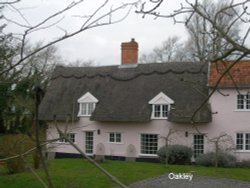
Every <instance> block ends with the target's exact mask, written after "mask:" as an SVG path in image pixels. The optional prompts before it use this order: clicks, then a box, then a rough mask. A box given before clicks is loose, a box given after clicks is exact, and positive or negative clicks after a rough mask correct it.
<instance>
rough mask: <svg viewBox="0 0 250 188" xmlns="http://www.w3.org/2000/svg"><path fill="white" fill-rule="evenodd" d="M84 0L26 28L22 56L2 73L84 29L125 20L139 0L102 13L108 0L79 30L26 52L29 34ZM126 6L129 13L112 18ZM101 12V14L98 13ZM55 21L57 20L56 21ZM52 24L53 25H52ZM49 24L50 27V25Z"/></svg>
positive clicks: (66, 33)
mask: <svg viewBox="0 0 250 188" xmlns="http://www.w3.org/2000/svg"><path fill="white" fill-rule="evenodd" d="M83 1H84V0H79V1H77V2H73V3H71V4H70V5H68V6H67V7H66V8H64V9H63V10H61V11H58V12H56V13H55V14H53V15H51V16H49V17H47V18H46V19H44V20H43V21H42V22H40V23H38V24H36V25H34V26H31V27H30V28H28V29H26V30H25V32H24V34H22V38H21V47H20V58H19V59H18V60H17V62H16V63H15V64H12V65H10V66H9V68H8V69H5V70H3V71H2V72H0V74H4V73H7V72H9V71H10V70H12V69H14V68H15V67H17V66H18V65H20V64H21V63H22V62H23V61H25V60H26V59H28V58H30V57H31V56H33V55H35V54H36V53H38V52H40V51H42V50H43V49H45V48H47V47H49V46H52V45H54V44H56V43H58V42H61V41H63V40H66V39H68V38H71V37H73V36H75V35H77V34H79V33H81V32H83V31H86V30H89V29H92V28H95V27H101V26H105V25H111V24H115V23H118V22H121V21H122V20H124V19H125V18H126V17H127V16H128V13H129V12H130V11H131V9H132V7H134V6H135V5H136V4H137V1H135V2H133V3H125V4H122V5H120V6H118V7H116V8H114V9H110V10H109V11H107V12H106V13H103V14H101V10H103V8H104V7H105V6H106V5H107V3H108V0H106V1H105V2H104V3H103V4H102V5H100V6H99V7H97V8H96V9H95V10H94V12H92V14H91V16H90V17H88V18H87V20H85V22H84V23H83V24H82V26H81V28H80V29H78V30H75V31H73V32H70V33H68V32H66V30H65V32H64V35H63V36H61V37H58V38H57V39H55V40H52V41H50V42H48V43H47V44H45V45H43V46H41V47H40V48H38V49H36V50H35V51H33V52H30V53H29V54H25V51H24V49H25V44H26V40H27V37H28V35H29V34H31V33H32V32H35V31H37V30H40V29H44V28H47V27H48V26H44V24H46V23H47V22H48V21H50V20H51V19H54V18H56V17H57V16H59V15H61V14H63V13H65V12H66V11H68V10H70V9H72V8H73V7H75V6H77V5H78V4H80V3H82V2H83ZM124 8H129V9H128V11H127V13H126V14H125V15H124V16H123V17H121V18H119V19H116V20H112V19H111V18H112V15H113V14H114V13H116V12H118V11H119V10H122V9H124ZM99 13H100V15H98V14H99ZM105 19H107V20H105ZM54 23H55V22H54ZM50 26H51V25H50ZM50 26H49V27H50Z"/></svg>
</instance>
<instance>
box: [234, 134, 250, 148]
mask: <svg viewBox="0 0 250 188" xmlns="http://www.w3.org/2000/svg"><path fill="white" fill-rule="evenodd" d="M236 149H237V150H247V151H248V150H250V133H237V134H236Z"/></svg>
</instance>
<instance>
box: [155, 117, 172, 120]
mask: <svg viewBox="0 0 250 188" xmlns="http://www.w3.org/2000/svg"><path fill="white" fill-rule="evenodd" d="M166 119H168V118H167V117H151V120H166Z"/></svg>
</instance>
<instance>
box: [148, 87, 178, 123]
mask: <svg viewBox="0 0 250 188" xmlns="http://www.w3.org/2000/svg"><path fill="white" fill-rule="evenodd" d="M148 103H149V104H151V105H152V114H151V119H168V115H169V112H170V109H171V104H174V101H173V100H172V99H171V98H169V97H168V96H167V95H165V94H164V93H163V92H160V93H159V94H158V95H156V96H155V97H154V98H153V99H151V100H150V101H149V102H148ZM165 105H166V106H167V111H166V113H167V116H164V110H163V109H164V106H165ZM156 106H160V110H159V112H160V114H159V117H157V116H155V115H156V111H155V109H156Z"/></svg>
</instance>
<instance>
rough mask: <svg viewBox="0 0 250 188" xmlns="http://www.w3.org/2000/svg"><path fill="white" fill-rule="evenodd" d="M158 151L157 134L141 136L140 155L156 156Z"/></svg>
mask: <svg viewBox="0 0 250 188" xmlns="http://www.w3.org/2000/svg"><path fill="white" fill-rule="evenodd" d="M157 150H158V135H157V134H141V153H142V154H156V153H157Z"/></svg>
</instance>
